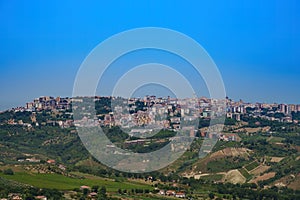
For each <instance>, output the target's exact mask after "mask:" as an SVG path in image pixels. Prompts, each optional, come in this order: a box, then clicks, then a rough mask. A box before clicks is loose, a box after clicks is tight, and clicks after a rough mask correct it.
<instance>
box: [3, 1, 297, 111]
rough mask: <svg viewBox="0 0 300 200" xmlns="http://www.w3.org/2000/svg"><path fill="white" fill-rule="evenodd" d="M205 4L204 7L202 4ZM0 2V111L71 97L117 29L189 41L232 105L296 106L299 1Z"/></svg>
mask: <svg viewBox="0 0 300 200" xmlns="http://www.w3.org/2000/svg"><path fill="white" fill-rule="evenodd" d="M205 2H207V3H205ZM205 2H204V1H162V0H158V1H107V2H104V1H82V2H81V3H78V2H77V1H0V19H1V21H0V45H1V46H0V67H1V73H0V84H1V88H0V94H1V98H0V110H2V109H5V108H9V107H12V106H18V105H24V104H25V102H26V101H30V100H32V99H33V98H34V97H38V96H41V95H52V96H71V94H72V87H73V81H74V78H75V75H76V72H77V70H78V68H79V67H80V64H81V62H82V61H83V59H84V58H85V56H87V54H88V53H89V52H90V51H91V50H92V49H93V48H94V47H95V46H96V45H97V44H98V43H99V42H101V41H103V40H104V39H106V38H108V37H109V36H111V35H113V34H116V33H119V32H121V31H124V30H128V29H132V28H137V27H145V26H157V27H165V28H170V29H174V30H177V31H180V32H182V33H185V34H186V35H188V36H190V37H192V38H194V39H195V40H196V41H197V42H199V43H200V44H201V45H202V46H203V47H204V48H205V49H206V50H207V51H208V53H209V54H210V55H211V57H212V58H213V59H214V61H215V62H216V64H217V66H218V67H219V70H220V72H221V74H222V76H223V79H224V83H225V86H226V90H227V94H228V95H229V96H230V97H231V98H233V99H237V100H238V99H240V98H242V99H244V100H246V101H252V102H256V101H260V102H286V103H300V92H299V86H300V78H299V76H300V12H299V8H300V3H299V1H296V0H295V1H285V0H282V1H276V0H274V1H260V0H254V1H242V0H237V1H214V0H213V1H205Z"/></svg>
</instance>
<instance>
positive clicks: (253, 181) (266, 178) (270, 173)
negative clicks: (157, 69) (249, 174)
mask: <svg viewBox="0 0 300 200" xmlns="http://www.w3.org/2000/svg"><path fill="white" fill-rule="evenodd" d="M275 175H276V173H275V172H269V173H267V174H263V175H262V176H258V177H256V178H255V179H253V180H251V181H250V182H249V183H258V182H259V181H264V180H268V179H270V178H273V177H274V176H275Z"/></svg>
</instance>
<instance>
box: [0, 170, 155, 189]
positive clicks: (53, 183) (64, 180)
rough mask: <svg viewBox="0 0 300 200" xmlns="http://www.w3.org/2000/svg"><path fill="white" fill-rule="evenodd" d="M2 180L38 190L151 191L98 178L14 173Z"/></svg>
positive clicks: (135, 184) (147, 187)
mask: <svg viewBox="0 0 300 200" xmlns="http://www.w3.org/2000/svg"><path fill="white" fill-rule="evenodd" d="M0 176H1V177H2V178H5V179H8V180H13V181H18V182H20V183H24V184H28V185H33V186H35V187H38V188H48V189H58V190H73V189H74V188H79V187H80V186H82V185H88V186H90V187H91V186H93V185H101V186H105V187H106V188H107V190H108V191H117V189H118V188H124V189H132V188H139V189H151V186H149V185H143V184H137V183H132V182H116V181H114V180H108V179H102V178H99V177H93V178H84V179H79V178H70V177H66V176H63V175H59V174H33V173H25V172H16V173H15V175H13V176H10V175H5V174H2V175H0Z"/></svg>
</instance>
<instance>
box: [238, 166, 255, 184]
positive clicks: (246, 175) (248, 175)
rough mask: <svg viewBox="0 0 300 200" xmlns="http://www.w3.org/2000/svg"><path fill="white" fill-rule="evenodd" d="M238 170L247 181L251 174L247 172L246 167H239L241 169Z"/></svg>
mask: <svg viewBox="0 0 300 200" xmlns="http://www.w3.org/2000/svg"><path fill="white" fill-rule="evenodd" d="M239 171H240V172H241V174H242V175H243V176H244V177H245V178H246V179H247V181H249V180H250V179H251V178H252V175H251V174H249V173H248V172H247V170H246V169H244V168H241V169H239Z"/></svg>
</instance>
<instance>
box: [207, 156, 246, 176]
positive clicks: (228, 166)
mask: <svg viewBox="0 0 300 200" xmlns="http://www.w3.org/2000/svg"><path fill="white" fill-rule="evenodd" d="M248 162H249V161H248V160H246V159H244V158H237V157H234V158H232V157H228V158H221V159H218V160H214V161H211V162H209V163H207V170H208V171H209V172H211V173H215V172H226V171H229V170H232V169H239V168H242V167H243V166H244V165H245V164H247V163H248Z"/></svg>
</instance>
